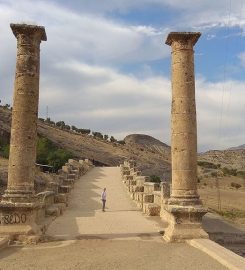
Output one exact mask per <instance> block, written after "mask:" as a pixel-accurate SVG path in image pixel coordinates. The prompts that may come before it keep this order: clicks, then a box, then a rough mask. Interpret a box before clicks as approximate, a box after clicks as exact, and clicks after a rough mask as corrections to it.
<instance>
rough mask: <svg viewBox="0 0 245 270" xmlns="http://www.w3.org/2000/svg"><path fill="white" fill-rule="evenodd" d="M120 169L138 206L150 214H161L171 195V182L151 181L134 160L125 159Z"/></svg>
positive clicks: (123, 179) (124, 181)
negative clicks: (139, 169)
mask: <svg viewBox="0 0 245 270" xmlns="http://www.w3.org/2000/svg"><path fill="white" fill-rule="evenodd" d="M120 170H121V176H122V181H123V183H124V184H125V186H126V187H127V190H128V192H129V194H130V197H131V198H132V199H133V200H134V201H135V202H136V204H137V206H138V207H139V208H140V209H142V211H143V213H145V214H146V215H148V216H159V215H160V214H161V209H162V206H163V204H164V203H165V202H166V199H167V198H169V196H170V185H169V183H166V182H161V183H160V184H159V183H152V182H150V178H149V177H148V176H142V175H141V172H140V171H138V169H137V166H136V163H135V161H133V160H128V161H124V163H123V164H122V165H121V166H120Z"/></svg>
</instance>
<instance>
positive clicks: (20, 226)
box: [0, 24, 93, 242]
mask: <svg viewBox="0 0 245 270" xmlns="http://www.w3.org/2000/svg"><path fill="white" fill-rule="evenodd" d="M10 27H11V29H12V31H13V34H14V35H15V37H16V38H17V60H16V73H15V84H14V102H13V110H12V125H11V140H10V155H9V168H8V184H7V189H6V190H5V192H4V195H3V196H2V200H1V202H0V235H9V236H10V238H11V239H18V240H21V241H24V242H25V241H27V242H28V241H38V239H39V238H40V237H41V235H42V234H43V233H44V232H45V230H46V228H47V219H45V217H47V216H52V215H55V216H58V215H60V214H61V213H62V212H63V211H64V209H65V207H66V206H67V205H68V198H69V193H70V191H71V189H72V188H73V187H74V183H75V181H76V180H77V179H78V178H79V177H80V176H81V175H83V174H85V173H86V172H87V171H88V170H89V169H90V168H91V167H92V166H93V165H92V163H91V162H90V161H89V160H87V159H86V160H80V161H75V160H72V159H70V160H69V161H68V163H67V164H66V165H65V166H63V167H62V169H61V170H60V171H59V173H58V175H56V176H54V177H53V178H52V181H50V182H49V183H48V185H47V190H45V191H44V192H40V193H38V194H35V190H34V174H35V161H36V144H37V115H38V103H39V73H40V43H41V41H46V40H47V37H46V32H45V28H44V27H43V26H36V25H27V24H11V25H10Z"/></svg>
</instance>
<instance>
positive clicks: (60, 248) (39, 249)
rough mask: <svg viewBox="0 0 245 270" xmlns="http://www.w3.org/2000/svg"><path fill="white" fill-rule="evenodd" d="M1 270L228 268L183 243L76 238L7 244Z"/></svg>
mask: <svg viewBox="0 0 245 270" xmlns="http://www.w3.org/2000/svg"><path fill="white" fill-rule="evenodd" d="M0 269H1V270H17V269H19V270H22V269H23V270H24V269H25V270H37V269H38V270H53V269H57V270H101V269H103V270H136V269H140V270H149V269H154V270H177V269H181V270H206V269H212V270H227V268H226V267H224V266H222V265H221V264H219V263H218V262H217V261H215V260H214V259H212V258H211V257H209V256H208V255H206V254H205V253H203V252H201V251H199V250H197V249H195V248H193V247H191V246H188V245H186V244H172V245H170V246H169V245H168V244H164V243H163V242H162V243H158V242H155V241H151V239H149V240H145V241H143V240H139V241H137V240H122V241H120V240H101V239H93V240H91V239H90V240H78V241H62V242H53V243H45V244H39V245H38V246H33V247H24V248H23V247H10V248H8V249H5V250H3V251H1V253H0Z"/></svg>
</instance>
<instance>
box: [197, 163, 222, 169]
mask: <svg viewBox="0 0 245 270" xmlns="http://www.w3.org/2000/svg"><path fill="white" fill-rule="evenodd" d="M197 165H198V166H201V167H204V168H207V169H219V168H220V164H217V165H216V164H214V163H212V162H208V161H198V162H197Z"/></svg>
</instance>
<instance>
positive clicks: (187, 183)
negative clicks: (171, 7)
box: [163, 32, 208, 241]
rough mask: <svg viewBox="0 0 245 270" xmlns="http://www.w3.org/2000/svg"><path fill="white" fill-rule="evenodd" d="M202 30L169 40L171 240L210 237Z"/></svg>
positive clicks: (167, 210) (168, 203) (175, 34)
mask: <svg viewBox="0 0 245 270" xmlns="http://www.w3.org/2000/svg"><path fill="white" fill-rule="evenodd" d="M200 35H201V34H200V33H190V32H172V33H170V34H169V35H168V37H167V40H166V44H167V45H169V46H171V47H172V112H171V116H172V117H171V125H172V127H171V128H172V134H171V155H172V190H171V196H170V198H169V199H168V200H167V201H166V204H165V205H164V206H163V208H164V211H163V212H165V217H166V219H167V220H168V221H169V227H168V228H167V230H166V231H165V235H164V239H165V240H167V241H183V240H185V239H192V238H200V237H201V238H203V237H205V238H207V237H208V236H207V234H206V233H205V232H204V231H203V230H202V228H201V219H202V216H203V215H204V214H205V213H206V212H207V211H206V210H205V209H204V208H203V207H202V203H201V201H200V199H199V196H198V193H197V126H196V104H195V78H194V51H193V46H194V45H195V43H196V42H197V40H198V39H199V37H200Z"/></svg>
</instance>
